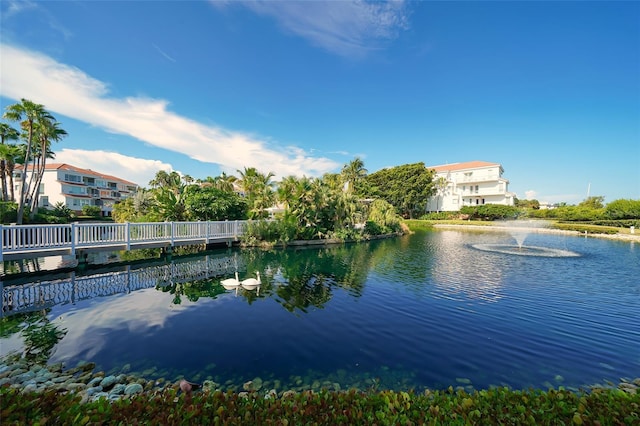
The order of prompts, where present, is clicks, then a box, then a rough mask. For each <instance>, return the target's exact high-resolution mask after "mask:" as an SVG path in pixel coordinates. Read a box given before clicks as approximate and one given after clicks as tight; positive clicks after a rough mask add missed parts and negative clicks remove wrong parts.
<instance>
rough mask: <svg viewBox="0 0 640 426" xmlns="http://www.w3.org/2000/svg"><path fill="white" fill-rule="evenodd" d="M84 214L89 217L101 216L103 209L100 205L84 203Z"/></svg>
mask: <svg viewBox="0 0 640 426" xmlns="http://www.w3.org/2000/svg"><path fill="white" fill-rule="evenodd" d="M82 214H83V215H84V216H89V217H100V216H102V209H101V208H100V207H99V206H89V205H84V206H82Z"/></svg>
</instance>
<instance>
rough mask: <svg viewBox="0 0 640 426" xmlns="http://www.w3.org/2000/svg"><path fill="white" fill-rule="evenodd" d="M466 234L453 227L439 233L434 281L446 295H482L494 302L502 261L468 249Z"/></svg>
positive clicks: (499, 280) (488, 300)
mask: <svg viewBox="0 0 640 426" xmlns="http://www.w3.org/2000/svg"><path fill="white" fill-rule="evenodd" d="M469 238H470V237H469V235H465V234H464V233H461V232H456V231H441V232H439V233H438V239H437V249H436V250H434V254H433V257H434V262H433V264H434V266H433V278H434V285H436V286H437V287H439V288H441V290H442V294H443V295H446V297H458V295H464V297H465V298H471V299H481V300H484V301H487V302H496V301H498V300H500V299H501V298H502V294H501V287H502V286H503V284H504V277H503V269H504V264H501V262H500V261H497V262H496V259H493V258H491V257H489V256H486V255H483V254H482V253H480V252H477V251H474V250H471V249H470V248H469V246H468V242H469Z"/></svg>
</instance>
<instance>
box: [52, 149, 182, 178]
mask: <svg viewBox="0 0 640 426" xmlns="http://www.w3.org/2000/svg"><path fill="white" fill-rule="evenodd" d="M50 162H51V163H67V164H72V165H74V166H77V167H82V168H84V169H91V170H94V171H96V172H99V173H104V174H107V175H112V176H116V177H119V178H122V179H125V180H128V181H130V182H133V183H137V184H138V185H139V186H143V187H146V186H148V184H149V181H150V180H152V179H153V178H154V177H155V175H156V173H157V172H158V171H160V170H164V171H166V172H172V171H173V167H172V166H171V164H167V163H163V162H162V161H158V160H146V159H144V158H135V157H128V156H126V155H122V154H118V153H117V152H109V151H102V150H97V151H90V150H85V149H62V150H61V151H59V152H56V157H55V159H54V160H50Z"/></svg>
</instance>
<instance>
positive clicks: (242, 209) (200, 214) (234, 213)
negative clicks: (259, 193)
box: [184, 186, 248, 220]
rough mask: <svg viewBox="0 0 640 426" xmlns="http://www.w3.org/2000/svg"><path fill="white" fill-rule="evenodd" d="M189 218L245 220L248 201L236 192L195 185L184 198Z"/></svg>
mask: <svg viewBox="0 0 640 426" xmlns="http://www.w3.org/2000/svg"><path fill="white" fill-rule="evenodd" d="M184 205H185V210H186V212H187V215H188V219H189V220H244V219H246V218H247V210H248V208H247V202H246V200H245V199H244V198H243V197H241V196H240V195H239V194H236V193H235V192H229V191H224V190H221V189H219V188H215V187H213V186H194V187H192V188H190V189H189V191H187V193H186V195H185V199H184Z"/></svg>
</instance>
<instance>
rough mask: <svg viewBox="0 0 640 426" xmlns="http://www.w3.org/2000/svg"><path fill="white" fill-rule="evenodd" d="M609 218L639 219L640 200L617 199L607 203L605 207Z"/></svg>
mask: <svg viewBox="0 0 640 426" xmlns="http://www.w3.org/2000/svg"><path fill="white" fill-rule="evenodd" d="M604 215H605V216H606V217H607V219H639V220H640V200H630V199H629V200H627V199H620V200H615V201H612V202H610V203H609V204H607V206H606V207H605V209H604Z"/></svg>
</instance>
